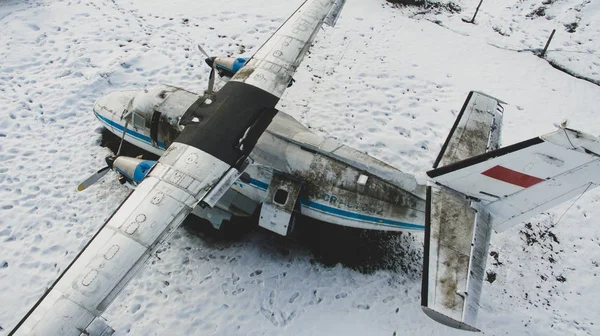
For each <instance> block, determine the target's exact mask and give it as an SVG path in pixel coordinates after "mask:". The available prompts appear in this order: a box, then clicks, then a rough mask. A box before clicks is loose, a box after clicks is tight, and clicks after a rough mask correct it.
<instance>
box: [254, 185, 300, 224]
mask: <svg viewBox="0 0 600 336" xmlns="http://www.w3.org/2000/svg"><path fill="white" fill-rule="evenodd" d="M301 189H302V183H301V182H300V181H297V180H293V179H290V178H289V177H286V176H284V175H281V174H273V178H272V180H271V184H269V188H268V189H267V197H266V198H265V200H264V202H263V205H262V208H261V210H260V218H259V220H258V225H260V226H262V227H264V228H265V229H267V230H270V231H273V232H275V233H277V234H280V235H282V236H287V235H288V234H289V233H290V232H291V230H292V226H293V220H294V218H293V217H292V212H293V211H294V208H295V207H296V203H297V201H298V196H300V190H301Z"/></svg>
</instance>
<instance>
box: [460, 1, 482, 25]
mask: <svg viewBox="0 0 600 336" xmlns="http://www.w3.org/2000/svg"><path fill="white" fill-rule="evenodd" d="M482 3H483V0H480V1H479V5H477V9H475V14H473V18H472V19H471V20H465V19H462V20H463V21H464V22H466V23H475V17H476V16H477V13H478V12H479V7H481V4H482Z"/></svg>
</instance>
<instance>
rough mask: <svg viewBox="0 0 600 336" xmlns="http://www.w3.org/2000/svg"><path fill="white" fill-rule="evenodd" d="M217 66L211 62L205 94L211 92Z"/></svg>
mask: <svg viewBox="0 0 600 336" xmlns="http://www.w3.org/2000/svg"><path fill="white" fill-rule="evenodd" d="M216 68H217V64H216V63H213V67H212V69H211V70H210V77H209V79H208V89H206V94H208V95H211V94H212V93H213V88H214V86H215V73H216V72H217V71H216Z"/></svg>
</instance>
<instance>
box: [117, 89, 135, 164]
mask: <svg viewBox="0 0 600 336" xmlns="http://www.w3.org/2000/svg"><path fill="white" fill-rule="evenodd" d="M134 98H135V97H133V98H131V99H130V100H129V103H127V107H126V108H125V110H124V111H123V114H121V119H125V127H123V134H122V135H121V142H120V143H119V149H117V155H115V156H119V154H121V147H123V140H125V134H127V126H128V125H129V121H130V120H131V114H132V112H133V111H132V110H131V108H132V107H133V99H134Z"/></svg>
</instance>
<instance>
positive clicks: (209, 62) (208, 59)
mask: <svg viewBox="0 0 600 336" xmlns="http://www.w3.org/2000/svg"><path fill="white" fill-rule="evenodd" d="M215 59H216V57H215V56H213V57H207V58H205V59H204V62H206V64H208V66H209V67H211V68H212V67H213V64H214V63H215Z"/></svg>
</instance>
